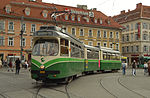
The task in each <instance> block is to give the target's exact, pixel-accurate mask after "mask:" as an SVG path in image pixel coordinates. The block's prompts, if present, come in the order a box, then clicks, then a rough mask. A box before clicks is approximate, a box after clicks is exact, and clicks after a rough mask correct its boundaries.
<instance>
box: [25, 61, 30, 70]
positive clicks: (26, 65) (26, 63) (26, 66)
mask: <svg viewBox="0 0 150 98" xmlns="http://www.w3.org/2000/svg"><path fill="white" fill-rule="evenodd" d="M24 65H25V69H27V68H28V65H29V64H28V62H27V60H25V62H24Z"/></svg>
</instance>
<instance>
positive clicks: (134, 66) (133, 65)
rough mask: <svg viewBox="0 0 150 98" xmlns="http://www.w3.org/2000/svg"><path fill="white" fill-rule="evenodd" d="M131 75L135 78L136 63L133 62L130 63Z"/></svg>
mask: <svg viewBox="0 0 150 98" xmlns="http://www.w3.org/2000/svg"><path fill="white" fill-rule="evenodd" d="M132 75H133V76H135V75H136V61H135V60H134V61H133V63H132Z"/></svg>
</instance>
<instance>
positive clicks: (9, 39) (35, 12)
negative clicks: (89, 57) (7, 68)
mask: <svg viewBox="0 0 150 98" xmlns="http://www.w3.org/2000/svg"><path fill="white" fill-rule="evenodd" d="M56 11H69V13H60V14H59V15H58V16H57V18H56V21H55V20H53V18H52V12H56ZM56 24H57V25H58V26H60V27H62V28H64V29H65V30H66V31H67V32H68V33H71V34H72V35H73V36H76V37H77V38H78V39H80V40H81V41H83V42H84V43H85V44H88V45H92V46H98V45H99V46H100V45H101V46H104V47H110V48H114V49H117V50H119V51H120V50H121V44H120V38H121V35H120V34H121V28H122V26H121V25H119V24H118V23H117V22H115V21H114V20H113V19H112V18H111V17H108V16H106V15H104V14H103V13H102V12H100V11H97V10H96V8H94V9H90V10H89V9H87V6H86V5H78V6H77V7H71V6H64V5H57V4H50V3H44V2H42V0H1V3H0V56H1V57H2V58H3V59H6V58H7V57H8V56H13V57H17V56H18V57H19V56H20V52H21V51H20V46H21V40H20V31H21V30H23V39H22V46H23V56H24V57H25V58H26V59H29V60H30V55H31V49H32V34H33V32H35V31H36V30H38V29H39V27H40V26H42V25H56Z"/></svg>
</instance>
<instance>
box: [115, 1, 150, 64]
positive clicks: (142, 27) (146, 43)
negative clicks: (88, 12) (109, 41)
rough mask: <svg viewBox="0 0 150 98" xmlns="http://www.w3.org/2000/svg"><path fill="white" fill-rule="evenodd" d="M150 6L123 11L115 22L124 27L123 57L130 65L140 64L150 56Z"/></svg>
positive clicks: (139, 5) (139, 6) (140, 6)
mask: <svg viewBox="0 0 150 98" xmlns="http://www.w3.org/2000/svg"><path fill="white" fill-rule="evenodd" d="M149 9H150V6H144V5H142V3H139V4H137V5H136V9H134V10H132V11H130V10H128V12H125V11H121V13H120V14H119V15H117V16H114V17H113V18H114V20H115V21H116V22H118V23H120V24H121V25H122V26H124V28H125V29H124V30H123V32H122V55H124V56H126V57H128V59H129V63H130V64H131V62H132V61H133V60H136V61H137V62H138V60H139V57H141V56H150V13H149Z"/></svg>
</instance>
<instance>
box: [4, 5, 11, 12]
mask: <svg viewBox="0 0 150 98" xmlns="http://www.w3.org/2000/svg"><path fill="white" fill-rule="evenodd" d="M5 10H6V13H10V12H11V6H10V5H9V4H8V5H6V8H5Z"/></svg>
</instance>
